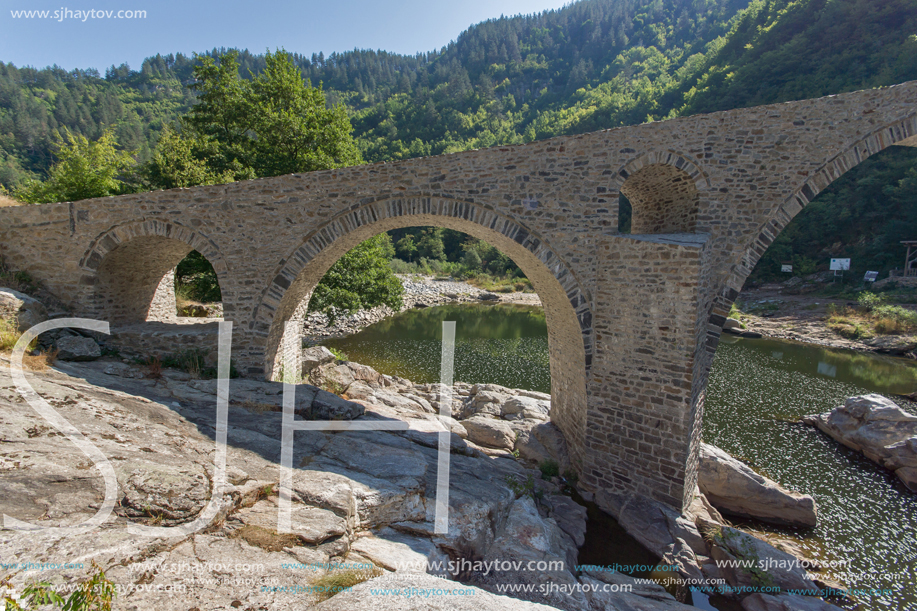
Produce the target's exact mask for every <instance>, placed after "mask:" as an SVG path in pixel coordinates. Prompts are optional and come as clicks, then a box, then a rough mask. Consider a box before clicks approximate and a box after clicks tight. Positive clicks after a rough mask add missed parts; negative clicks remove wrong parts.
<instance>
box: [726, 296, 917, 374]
mask: <svg viewBox="0 0 917 611" xmlns="http://www.w3.org/2000/svg"><path fill="white" fill-rule="evenodd" d="M857 305H858V304H857V302H856V300H855V299H850V298H847V297H832V296H826V295H824V294H819V293H800V291H799V287H798V284H797V283H793V282H792V281H789V282H785V283H780V284H765V285H764V286H761V287H758V288H753V289H746V290H743V291H742V293H741V294H740V295H739V297H738V298H737V299H736V309H737V310H738V311H737V312H734V314H733V315H732V317H733V318H735V319H737V320H738V321H740V322H741V323H742V325H743V328H740V329H736V331H745V332H751V333H759V334H761V336H763V337H769V338H773V339H783V340H791V341H796V342H803V343H807V344H815V345H819V346H826V347H829V348H841V349H846V350H856V351H859V352H875V353H879V354H889V355H892V356H901V357H906V358H911V359H915V358H917V352H915V351H917V334H914V333H903V334H879V333H875V332H869V331H865V330H864V332H863V333H862V334H852V333H849V332H848V333H846V335H847V337H845V336H844V335H842V334H841V333H840V332H838V330H837V329H840V330H841V331H842V332H843V331H845V329H846V328H847V325H844V324H837V323H836V321H837V318H835V319H833V320H832V315H835V316H837V315H838V313H840V315H841V318H843V313H844V312H845V311H852V310H853V309H855V308H856V307H857ZM899 305H901V306H902V307H904V308H907V309H909V310H917V304H914V303H903V304H899ZM854 322H855V321H854ZM832 326H834V327H835V328H832ZM854 335H856V336H854Z"/></svg>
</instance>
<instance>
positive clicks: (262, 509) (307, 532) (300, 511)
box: [236, 497, 348, 545]
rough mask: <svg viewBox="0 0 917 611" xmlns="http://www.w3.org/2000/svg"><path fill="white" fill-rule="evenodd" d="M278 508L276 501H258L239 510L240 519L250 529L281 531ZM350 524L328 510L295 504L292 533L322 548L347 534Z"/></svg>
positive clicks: (291, 519)
mask: <svg viewBox="0 0 917 611" xmlns="http://www.w3.org/2000/svg"><path fill="white" fill-rule="evenodd" d="M278 515H279V512H278V506H277V503H276V497H271V498H270V499H264V500H261V501H258V502H257V503H255V504H254V505H253V506H251V507H247V508H244V509H241V510H239V512H238V513H237V514H236V516H237V517H238V518H239V519H240V520H241V521H242V522H243V523H244V524H246V525H248V526H257V527H259V528H263V529H265V530H269V531H275V532H279V530H278V521H277V520H278ZM347 531H348V528H347V521H346V520H345V519H344V518H342V517H340V516H338V515H336V514H334V513H333V512H331V511H328V510H327V509H319V508H318V507H309V506H308V505H301V504H299V503H294V504H292V507H291V511H290V532H291V534H294V535H296V536H298V537H299V538H300V539H302V540H303V541H305V542H306V543H309V544H312V545H318V544H320V543H324V542H325V541H327V540H328V539H331V538H333V537H340V536H342V535H345V534H347Z"/></svg>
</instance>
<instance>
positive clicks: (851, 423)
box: [802, 394, 917, 492]
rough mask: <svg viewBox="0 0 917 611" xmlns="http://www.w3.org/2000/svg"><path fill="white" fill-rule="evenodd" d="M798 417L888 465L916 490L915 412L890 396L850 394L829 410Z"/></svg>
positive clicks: (916, 433)
mask: <svg viewBox="0 0 917 611" xmlns="http://www.w3.org/2000/svg"><path fill="white" fill-rule="evenodd" d="M802 421H803V422H805V423H806V424H809V425H811V426H814V427H817V428H818V429H819V430H820V431H822V432H823V433H825V434H827V435H828V436H830V437H833V438H834V439H835V440H837V441H839V442H841V443H842V444H844V445H845V446H847V447H848V448H852V449H854V450H857V451H858V452H862V453H863V454H864V455H865V456H866V458H868V459H870V460H872V461H874V462H877V463H879V464H880V465H882V466H883V467H885V468H887V469H891V470H892V471H894V472H895V475H897V476H898V477H899V478H900V479H901V481H902V482H904V484H905V485H906V486H907V487H908V488H909V489H911V490H913V491H914V492H917V416H914V415H912V414H909V413H907V412H905V411H904V410H903V409H901V408H900V407H898V406H897V405H896V404H895V403H894V402H893V401H892V400H890V399H886V398H885V397H883V396H882V395H877V394H870V395H863V396H857V397H850V398H849V399H847V401H845V402H844V404H843V405H841V406H839V407H835V408H834V409H833V410H831V411H830V412H828V413H826V414H818V415H814V416H804V417H803V419H802Z"/></svg>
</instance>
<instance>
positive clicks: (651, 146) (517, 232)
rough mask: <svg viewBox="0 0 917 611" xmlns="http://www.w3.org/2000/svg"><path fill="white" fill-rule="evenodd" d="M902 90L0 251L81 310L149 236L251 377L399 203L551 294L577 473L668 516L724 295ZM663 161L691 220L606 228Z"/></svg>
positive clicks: (482, 153) (867, 147)
mask: <svg viewBox="0 0 917 611" xmlns="http://www.w3.org/2000/svg"><path fill="white" fill-rule="evenodd" d="M915 100H917V82H909V83H903V84H901V85H896V86H894V87H886V88H882V89H875V90H869V91H860V92H853V93H847V94H842V95H837V96H830V97H827V98H820V99H816V100H802V101H797V102H789V103H785V104H772V105H768V106H760V107H756V108H746V109H740V110H732V111H728V112H719V113H711V114H707V115H700V116H695V117H683V118H678V119H673V120H670V121H659V122H656V123H650V124H645V125H637V126H632V127H623V128H618V129H613V130H606V131H601V132H594V133H589V134H581V135H576V136H563V137H558V138H552V139H550V140H544V141H539V142H531V143H528V144H524V145H514V146H502V147H495V148H491V149H485V150H478V151H467V152H463V153H456V154H450V155H441V156H438V157H428V158H422V159H410V160H405V161H399V162H396V163H377V164H368V165H362V166H355V167H351V168H341V169H335V170H328V171H322V172H312V173H309V174H302V175H289V176H279V177H276V178H270V179H264V180H251V181H242V182H238V183H233V184H228V185H216V186H207V187H196V188H193V189H172V190H169V191H157V192H153V193H139V194H131V195H122V196H119V197H111V198H100V199H95V200H85V201H80V202H73V203H63V204H49V205H43V206H21V207H14V208H4V209H0V253H2V255H3V256H4V257H5V259H6V261H7V262H8V264H9V265H10V266H11V267H13V268H15V269H23V270H28V271H29V273H30V274H31V275H32V276H33V277H34V278H36V279H37V280H39V281H40V282H42V284H43V285H44V286H45V287H47V288H48V290H50V291H51V292H52V293H55V294H56V295H58V296H59V297H60V298H61V299H62V300H63V301H65V302H66V303H67V304H69V305H70V308H71V310H72V312H73V313H74V315H76V316H88V317H95V316H96V315H97V314H99V313H100V312H101V313H104V312H105V308H104V307H103V306H105V304H106V302H107V300H110V299H113V294H114V291H115V290H116V289H115V288H106V286H107V285H105V283H104V276H105V274H108V273H111V274H114V276H113V277H116V276H117V274H115V272H116V271H117V270H116V269H115V268H121V269H122V270H126V271H128V272H130V273H135V274H137V275H138V277H139V276H141V275H143V274H149V276H150V277H154V276H155V275H156V274H157V273H159V272H158V270H152V269H149V270H146V271H145V270H144V269H137V268H140V267H144V264H143V263H142V262H141V263H137V261H139V260H140V259H142V258H143V257H140V258H139V259H138V258H137V257H132V256H127V255H128V254H130V249H131V248H136V249H139V250H140V251H143V250H145V249H144V248H142V246H143V245H144V244H146V245H147V247H148V248H151V249H153V250H156V251H157V252H160V253H161V254H163V260H162V261H161V262H159V263H150V264H146V266H145V267H146V268H154V267H162V266H165V265H168V264H169V260H171V259H172V258H174V256H178V255H177V253H178V250H176V251H175V253H172V254H169V252H167V251H170V249H171V246H168V244H171V242H167V241H162V240H173V239H174V240H177V242H178V243H180V244H184V246H182V248H188V247H191V248H194V249H196V250H198V251H200V252H201V253H202V254H203V255H204V256H205V257H207V259H209V260H210V261H211V262H212V263H213V265H214V268H215V269H216V271H217V274H218V275H219V280H220V287H221V290H222V293H223V306H224V307H223V311H224V317H225V318H226V319H227V320H230V321H233V323H234V326H233V357H234V359H235V361H236V363H237V365H238V366H239V367H240V369H241V370H242V371H243V372H245V373H246V374H248V375H263V373H264V370H265V367H264V365H265V362H268V361H270V360H271V355H270V354H269V353H270V350H271V348H270V344H271V342H272V341H276V339H277V333H276V330H273V331H272V328H273V326H274V323H275V321H277V320H283V319H284V317H285V316H288V314H289V312H288V309H289V308H290V307H292V306H291V305H290V304H291V303H293V302H295V301H296V300H297V299H301V298H304V297H306V296H307V294H308V292H309V291H310V290H311V283H312V282H313V280H315V279H317V278H318V277H320V275H321V273H322V270H323V269H327V266H329V265H331V263H332V262H333V260H334V259H335V258H336V256H338V254H339V253H338V251H339V250H340V249H342V248H345V247H348V246H351V245H354V244H355V241H356V240H358V239H360V238H361V237H369V235H370V234H372V233H377V232H379V231H383V230H385V229H388V228H392V227H395V226H399V225H401V224H403V223H404V222H406V219H407V218H408V217H411V216H413V217H414V219H413V220H411V221H410V222H411V223H417V224H435V225H442V226H446V227H453V228H456V229H459V230H462V231H466V232H468V233H470V234H472V235H476V236H477V237H481V238H483V239H485V240H487V241H489V242H491V243H492V244H494V245H495V246H497V247H498V248H501V249H503V250H504V252H506V253H507V254H508V255H510V256H512V257H513V258H514V259H515V260H516V261H517V263H519V264H520V266H521V267H522V268H523V270H524V271H525V272H526V274H528V275H529V276H530V277H532V278H533V280H534V281H535V282H536V283H537V285H538V286H537V288H538V291H539V294H540V295H541V296H542V298H543V299H545V300H546V301H550V302H551V303H552V304H556V307H557V312H558V314H557V316H555V317H554V318H553V319H552V321H550V322H549V326H550V327H551V328H552V329H553V331H552V333H554V334H555V338H554V340H552V343H553V345H555V346H562V347H563V348H562V349H561V350H560V351H559V352H558V353H557V355H556V357H555V355H553V354H552V360H553V359H555V358H556V360H558V361H559V362H561V363H562V364H563V365H564V366H565V367H567V366H569V371H567V370H565V373H564V374H563V376H561V377H562V379H564V380H569V382H570V384H571V385H572V384H574V379H576V383H577V384H580V385H581V387H583V388H585V391H584V394H585V403H584V404H583V405H570V406H569V409H568V408H567V407H564V408H563V410H560V411H562V412H563V414H565V415H562V416H560V421H559V424H561V425H562V428H563V429H564V431H565V434H566V435H567V437H568V441H569V442H570V445H571V447H573V449H574V452H575V453H576V455H577V456H578V457H579V458H580V459H581V460H580V462H579V464H578V469H579V474H580V481H581V483H582V484H583V485H584V486H585V487H586V488H593V489H596V490H599V489H601V490H605V491H607V492H621V493H640V494H645V495H648V496H651V497H653V498H655V499H657V500H659V501H662V502H665V503H668V504H670V505H673V506H676V507H680V506H681V505H683V503H684V502H685V499H688V498H690V494H691V492H692V491H693V489H694V485H695V475H694V472H695V468H696V460H697V440H698V439H699V435H700V431H701V423H702V414H703V396H704V389H705V385H706V379H707V373H708V371H709V368H710V363H711V361H712V358H713V354H714V351H715V349H716V345H717V341H718V338H719V334H720V331H721V325H722V324H723V322H724V321H725V317H726V314H727V312H728V310H729V304H730V303H731V302H732V300H733V299H735V297H736V295H737V294H738V291H739V290H741V288H742V283H743V281H744V279H745V277H746V276H747V274H748V273H749V272H750V271H751V268H752V267H753V266H754V264H755V262H756V261H757V260H758V258H759V257H760V256H761V254H762V253H763V252H764V250H765V249H766V248H767V246H768V245H769V244H770V243H771V241H772V240H773V239H774V238H775V237H776V235H777V234H778V233H779V232H780V231H781V230H782V229H783V228H784V227H785V226H786V224H787V223H788V222H789V221H790V220H791V219H792V218H793V217H794V216H795V215H796V214H797V213H798V212H799V211H800V210H801V209H802V208H803V207H804V206H805V205H806V204H807V203H808V202H809V201H810V200H811V199H812V198H813V197H814V196H815V195H816V194H817V193H818V192H819V191H820V190H821V189H823V188H824V187H825V186H827V185H828V184H829V183H830V182H831V181H833V180H835V179H836V178H837V177H838V176H840V175H841V174H842V173H843V172H844V171H846V170H847V169H849V168H850V167H853V166H854V165H856V164H857V163H859V162H860V161H862V160H863V159H865V158H866V157H867V156H869V155H872V154H875V153H876V152H878V151H880V150H882V149H883V148H885V147H887V146H890V145H892V144H898V145H905V146H915V145H917V102H915ZM650 166H655V167H656V169H655V170H651V171H647V173H645V174H643V175H641V171H643V170H644V169H645V168H648V167H650ZM672 168H674V169H672ZM676 170H677V172H676ZM678 172H684V173H686V174H687V176H688V177H689V178H688V180H687V181H686V182H685V181H682V182H680V184H681V185H682V186H687V185H693V188H694V189H696V208H697V212H696V221H693V218H694V216H693V214H694V213H693V211H692V212H691V214H690V215H688V216H687V217H684V218H687V219H689V221H688V222H681V221H679V222H677V223H676V222H670V221H672V219H669V218H666V216H665V214H661V216H660V218H659V220H658V222H655V221H654V223H652V224H651V228H652V229H655V230H660V231H673V230H674V231H680V232H684V231H685V230H690V231H691V233H677V234H664V233H661V234H657V235H639V234H634V235H628V236H623V235H620V234H618V233H617V230H616V229H617V216H618V214H617V213H618V211H617V202H618V196H619V193H620V191H621V189H622V188H625V184H626V182H627V179H628V178H632V177H640V176H642V178H646V179H647V180H645V181H643V182H645V183H646V184H645V185H643V188H641V189H640V191H641V192H643V193H645V197H646V198H649V199H648V201H652V199H651V198H652V197H654V196H655V197H657V199H658V198H659V196H660V192H662V191H665V188H664V187H662V186H659V185H660V182H659V179H660V178H662V179H664V178H665V176H666V175H669V176H676V175H678ZM650 174H652V176H651V175H650ZM650 178H652V180H649V179H650ZM638 182H641V181H640V180H638ZM663 182H664V180H663ZM633 184H634V183H632V185H633ZM672 184H674V183H672ZM672 184H670V186H672ZM689 190H690V189H689ZM653 191H659V192H656V193H653ZM685 193H687V191H685ZM694 197H695V194H694V193H693V192H692V193H691V194H690V198H691V199H692V200H693V198H694ZM663 199H664V198H663ZM671 199H672V201H675V200H676V199H679V198H671ZM681 199H683V198H681ZM681 199H679V201H681ZM396 202H400V203H396ZM423 202H428V203H423ZM434 202H435V204H434ZM427 205H429V206H431V207H430V208H429V209H424V208H423V206H427ZM398 206H401V210H400V211H397V210H395V208H397V207H398ZM405 206H407V207H408V208H409V209H408V210H407V211H405ZM433 206H435V209H434V207H433ZM412 207H413V208H412ZM684 218H683V219H682V220H684ZM692 224H693V225H694V227H693V228H692V227H691V225H692ZM134 240H138V241H136V242H135V245H134V246H133V247H132V246H130V244H131V243H132V242H134ZM304 240H305V242H304ZM118 248H124V250H122V251H121V255H118V254H117V252H116V251H117V249H118ZM166 255H169V256H166ZM109 257H114V258H111V259H109V263H107V264H106V266H107V267H103V260H104V259H106V258H109ZM119 259H120V260H119ZM132 261H133V262H134V263H132ZM109 267H110V268H112V269H108V268H109ZM154 272H155V273H154ZM123 277H124V276H122V278H123ZM125 290H128V291H129V289H125ZM132 316H136V315H135V314H133V315H132ZM590 330H591V332H590ZM584 331H586V333H584ZM272 333H273V334H272ZM552 367H553V365H552ZM574 370H575V373H574ZM552 378H553V380H554V382H555V383H556V382H557V375H556V374H555V373H554V372H553V371H552ZM565 383H566V382H565ZM573 395H574V393H570V394H569V395H567V396H573ZM577 396H579V397H581V396H582V394H580V395H577ZM564 418H569V420H568V421H567V422H564V421H563V419H564Z"/></svg>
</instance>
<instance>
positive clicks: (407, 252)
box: [395, 234, 417, 261]
mask: <svg viewBox="0 0 917 611" xmlns="http://www.w3.org/2000/svg"><path fill="white" fill-rule="evenodd" d="M395 252H396V254H397V255H398V258H399V259H402V260H404V261H413V260H414V257H415V256H416V255H417V245H415V244H414V236H412V235H410V234H409V235H406V236H404V237H403V238H401V239H400V240H398V242H396V243H395Z"/></svg>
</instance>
